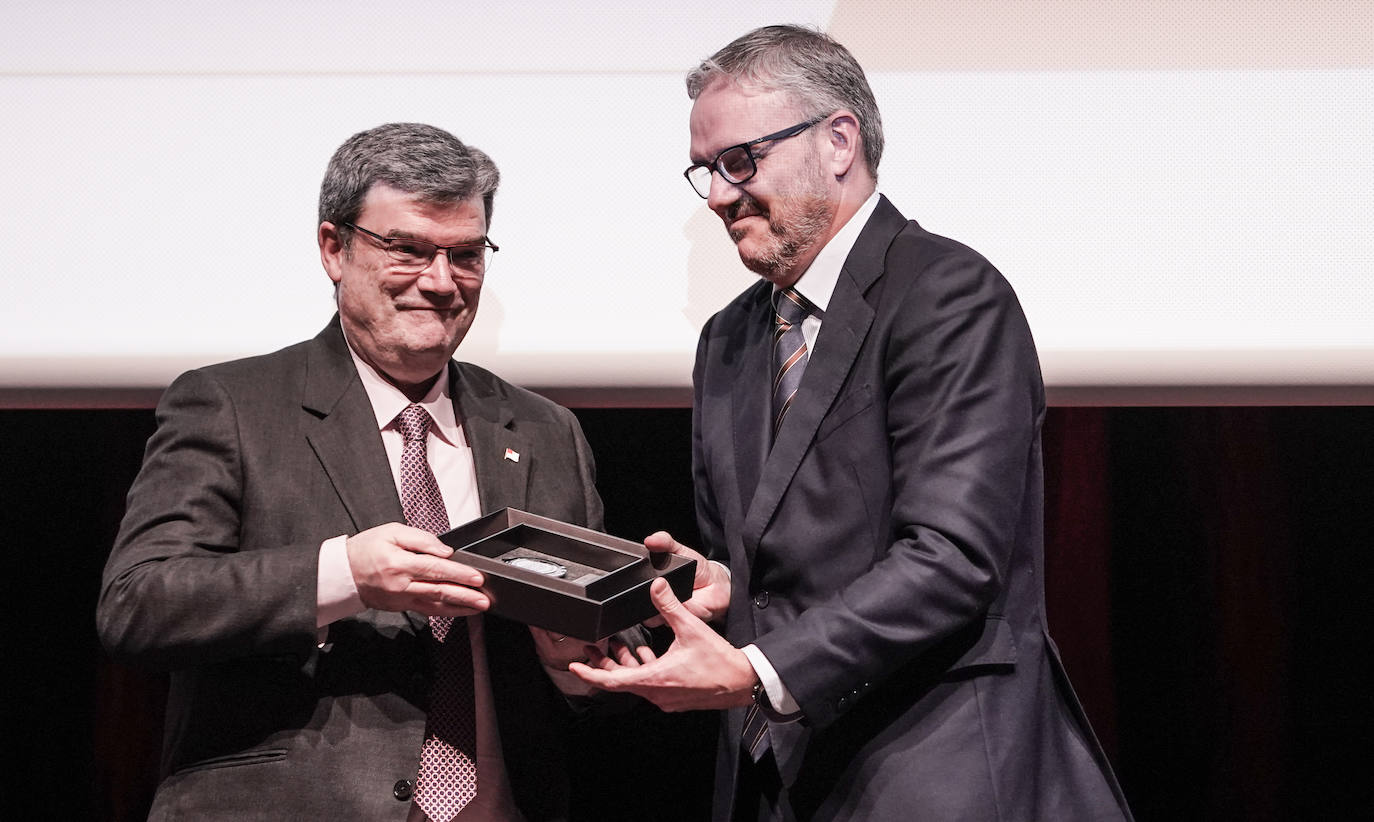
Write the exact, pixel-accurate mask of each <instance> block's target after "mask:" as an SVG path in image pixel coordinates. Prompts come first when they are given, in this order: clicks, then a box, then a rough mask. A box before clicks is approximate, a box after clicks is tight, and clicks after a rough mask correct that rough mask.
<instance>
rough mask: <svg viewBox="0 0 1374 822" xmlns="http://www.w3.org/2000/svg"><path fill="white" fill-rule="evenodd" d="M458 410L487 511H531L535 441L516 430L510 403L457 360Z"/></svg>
mask: <svg viewBox="0 0 1374 822" xmlns="http://www.w3.org/2000/svg"><path fill="white" fill-rule="evenodd" d="M449 384H450V385H451V386H452V393H453V398H454V400H453V401H454V405H455V410H456V411H457V414H458V419H460V420H462V423H463V434H464V436H466V437H467V441H468V447H470V448H471V449H472V462H473V467H474V469H475V470H476V472H477V497H478V499H479V500H480V502H481V505H482V513H483V514H484V515H485V514H490V513H491V512H493V511H499V510H501V509H502V508H519V509H522V510H524V509H526V508H527V507H528V506H527V502H526V489H527V488H528V480H529V465H530V459H531V458H532V456H533V453H534V451H533V443H532V442H531V441H530V440H529V439H528V438H527V437H526V436H525V435H524V434H522V433H521V432H520V431H519V430H517V429H516V428H515V415H514V413H513V412H512V411H511V408H510V404H509V403H507V402H506V401H505V400H504V399H502V398H501V397H500V396H498V395H497V394H496V392H495V391H494V390H493V389H492V387H491V386H489V385H484V384H482V383H481V382H480V381H478V380H475V379H470V378H469V377H468V375H466V374H465V372H464V369H463V368H462V367H461V365H460V364H458V363H451V364H450V365H449Z"/></svg>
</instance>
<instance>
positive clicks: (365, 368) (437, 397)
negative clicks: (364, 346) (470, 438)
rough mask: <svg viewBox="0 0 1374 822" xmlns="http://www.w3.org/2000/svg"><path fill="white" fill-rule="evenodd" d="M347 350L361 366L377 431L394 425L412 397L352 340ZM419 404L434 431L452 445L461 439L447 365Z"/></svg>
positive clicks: (360, 375)
mask: <svg viewBox="0 0 1374 822" xmlns="http://www.w3.org/2000/svg"><path fill="white" fill-rule="evenodd" d="M344 341H345V342H347V341H348V334H347V333H345V334H344ZM348 353H349V356H351V357H352V358H353V364H354V365H355V366H357V368H358V377H359V379H361V380H362V383H363V390H364V391H366V392H367V399H368V401H369V402H371V403H372V413H373V414H374V415H375V416H376V417H377V430H379V431H381V430H385V429H387V428H392V427H395V426H394V425H393V423H395V421H396V415H397V414H399V413H401V412H402V411H404V410H405V408H406V406H408V405H410V399H409V398H407V397H406V395H405V394H403V393H401V389H399V388H397V387H396V386H394V385H392V384H391V383H390V382H389V381H387V379H386V378H385V377H383V376H382V375H381V372H379V371H378V370H377V369H375V368H373V367H372V366H371V365H370V364H369V363H368V362H367V361H365V360H364V359H363V358H362V357H359V356H358V352H357V351H356V350H354V348H353V343H351V342H349V343H348ZM416 404H417V405H419V406H421V407H422V408H424V409H425V411H427V412H428V413H429V416H430V418H431V419H433V420H434V425H433V427H432V428H431V429H430V430H431V431H433V432H435V433H436V434H438V435H439V436H440V437H441V438H442V439H444V440H445V441H447V442H448V443H450V444H453V445H456V444H459V443H461V442H462V431H461V426H460V425H459V422H458V415H457V413H455V411H454V409H453V398H452V396H451V395H450V393H449V380H448V368H447V367H445V368H444V370H442V371H440V372H439V379H437V380H435V381H434V385H432V386H431V387H430V389H429V391H428V393H426V394H425V396H424V398H423V399H421V400H420V402H418V403H416Z"/></svg>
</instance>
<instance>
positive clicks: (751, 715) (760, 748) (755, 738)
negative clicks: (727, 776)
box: [740, 702, 769, 762]
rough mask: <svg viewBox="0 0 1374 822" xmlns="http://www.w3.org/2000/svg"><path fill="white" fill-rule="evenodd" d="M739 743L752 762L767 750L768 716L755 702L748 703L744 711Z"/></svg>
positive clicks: (761, 756)
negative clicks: (742, 729) (742, 731)
mask: <svg viewBox="0 0 1374 822" xmlns="http://www.w3.org/2000/svg"><path fill="white" fill-rule="evenodd" d="M740 744H741V745H743V746H744V750H745V751H746V752H747V753H748V754H749V759H751V760H752V761H754V762H758V761H759V760H760V759H762V758H763V755H764V754H765V753H767V752H768V747H769V745H768V717H766V716H764V715H763V711H762V710H760V709H759V703H757V702H752V703H750V704H749V709H748V710H747V711H745V712H744V733H742V734H740Z"/></svg>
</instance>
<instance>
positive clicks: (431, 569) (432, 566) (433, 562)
mask: <svg viewBox="0 0 1374 822" xmlns="http://www.w3.org/2000/svg"><path fill="white" fill-rule="evenodd" d="M411 576H412V577H414V578H415V579H421V580H425V581H428V582H450V583H454V584H456V585H466V586H467V587H469V588H480V587H481V586H482V584H483V583H485V582H486V581H487V579H486V577H484V576H482V572H481V571H479V570H477V569H476V568H473V567H472V566H471V565H464V564H463V563H461V562H453V561H452V560H447V559H440V558H438V557H416V558H415V562H414V566H413V567H412V568H411Z"/></svg>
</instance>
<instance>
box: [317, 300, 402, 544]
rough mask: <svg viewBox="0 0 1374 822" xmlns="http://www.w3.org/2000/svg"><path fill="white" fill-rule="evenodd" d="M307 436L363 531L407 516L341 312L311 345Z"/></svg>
mask: <svg viewBox="0 0 1374 822" xmlns="http://www.w3.org/2000/svg"><path fill="white" fill-rule="evenodd" d="M301 406H302V408H303V409H304V410H305V411H306V412H307V413H308V414H309V416H310V420H309V421H308V422H307V425H306V426H305V430H306V440H307V441H308V442H309V443H310V447H311V448H312V449H314V451H315V456H316V457H317V458H318V459H319V461H320V464H321V465H322V466H323V467H324V471H325V474H326V475H328V477H329V481H330V482H331V483H332V484H333V486H334V492H335V493H337V494H338V495H339V499H340V500H341V501H342V502H343V505H344V508H345V510H347V511H348V515H349V517H350V518H351V519H352V520H353V526H354V528H356V529H357V530H359V531H362V530H366V529H368V528H371V527H372V526H374V525H380V524H382V523H384V522H399V521H404V519H405V515H404V514H403V513H402V512H401V501H400V498H399V497H398V496H397V494H396V482H395V480H394V479H393V478H392V476H391V470H390V468H389V467H388V465H387V458H386V449H385V448H384V447H383V446H382V437H381V434H379V433H378V431H377V418H376V416H375V415H374V414H373V411H372V404H371V403H370V402H369V401H368V399H367V392H366V391H365V390H363V385H362V382H361V381H360V380H359V379H358V372H357V370H356V369H355V368H354V366H353V360H352V358H351V357H350V356H349V353H348V346H347V343H345V342H344V339H343V332H342V331H341V330H340V328H339V321H338V317H335V319H334V321H333V322H332V323H330V324H329V326H328V327H327V328H325V330H324V331H321V332H320V333H319V334H318V335H317V336H316V337H315V339H314V340H312V341H311V344H310V345H309V346H308V347H307V349H306V376H305V387H304V390H303V392H302V398H301Z"/></svg>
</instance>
